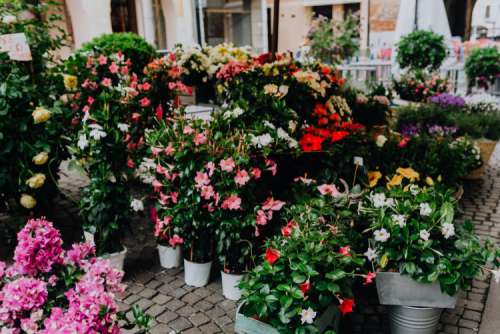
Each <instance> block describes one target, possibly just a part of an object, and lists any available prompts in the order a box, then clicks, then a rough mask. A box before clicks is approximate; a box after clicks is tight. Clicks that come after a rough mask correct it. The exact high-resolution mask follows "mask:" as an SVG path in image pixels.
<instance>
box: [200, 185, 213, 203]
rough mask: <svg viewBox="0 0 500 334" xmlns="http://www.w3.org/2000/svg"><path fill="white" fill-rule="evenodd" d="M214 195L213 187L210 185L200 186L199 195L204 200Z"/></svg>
mask: <svg viewBox="0 0 500 334" xmlns="http://www.w3.org/2000/svg"><path fill="white" fill-rule="evenodd" d="M214 195H215V192H214V188H213V187H212V186H202V187H201V197H203V198H204V199H206V200H209V199H211V198H212V197H213V196H214Z"/></svg>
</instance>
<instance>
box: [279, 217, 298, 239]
mask: <svg viewBox="0 0 500 334" xmlns="http://www.w3.org/2000/svg"><path fill="white" fill-rule="evenodd" d="M296 227H297V223H296V222H294V221H293V220H290V221H289V222H288V224H286V225H285V226H283V227H282V228H281V234H282V235H283V236H284V237H285V238H288V237H289V236H291V235H292V232H293V229H294V228H296Z"/></svg>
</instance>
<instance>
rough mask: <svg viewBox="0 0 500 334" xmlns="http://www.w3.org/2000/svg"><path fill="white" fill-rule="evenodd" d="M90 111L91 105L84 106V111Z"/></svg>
mask: <svg viewBox="0 0 500 334" xmlns="http://www.w3.org/2000/svg"><path fill="white" fill-rule="evenodd" d="M89 111H90V107H89V106H84V107H83V108H82V112H83V113H84V114H86V113H88V112H89Z"/></svg>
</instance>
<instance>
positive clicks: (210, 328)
mask: <svg viewBox="0 0 500 334" xmlns="http://www.w3.org/2000/svg"><path fill="white" fill-rule="evenodd" d="M200 330H201V332H202V333H206V334H212V333H220V332H221V330H220V328H219V327H218V326H217V325H216V324H214V323H213V322H209V323H208V324H205V325H203V326H201V327H200Z"/></svg>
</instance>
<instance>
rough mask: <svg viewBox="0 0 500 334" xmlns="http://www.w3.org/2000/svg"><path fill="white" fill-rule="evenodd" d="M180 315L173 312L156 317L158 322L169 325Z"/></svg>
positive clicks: (166, 312)
mask: <svg viewBox="0 0 500 334" xmlns="http://www.w3.org/2000/svg"><path fill="white" fill-rule="evenodd" d="M178 317H179V315H178V314H177V313H174V312H172V311H165V312H163V313H162V314H160V315H159V316H158V317H156V320H158V322H161V323H164V324H168V323H169V322H171V321H173V320H175V319H177V318H178Z"/></svg>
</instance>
